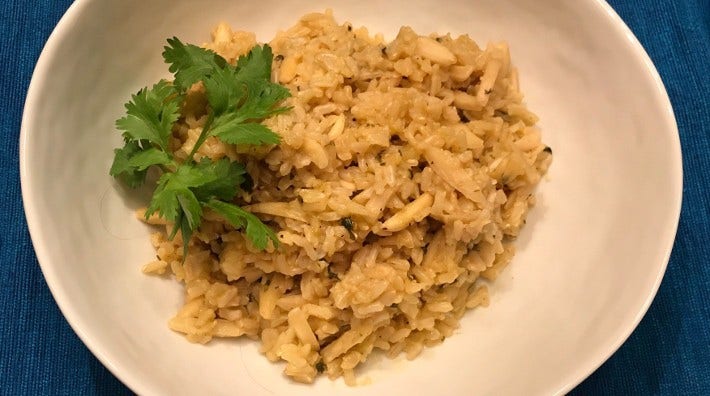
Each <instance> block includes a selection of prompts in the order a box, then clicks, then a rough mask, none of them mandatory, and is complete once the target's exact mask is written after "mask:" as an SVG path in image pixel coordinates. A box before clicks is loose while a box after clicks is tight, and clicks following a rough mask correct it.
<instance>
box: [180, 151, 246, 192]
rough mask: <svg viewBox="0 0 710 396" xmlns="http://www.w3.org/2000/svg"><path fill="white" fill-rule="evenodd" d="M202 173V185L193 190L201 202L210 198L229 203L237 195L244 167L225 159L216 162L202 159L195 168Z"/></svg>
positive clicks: (242, 178) (242, 180)
mask: <svg viewBox="0 0 710 396" xmlns="http://www.w3.org/2000/svg"><path fill="white" fill-rule="evenodd" d="M195 167H196V168H197V169H198V170H199V171H200V172H201V173H202V184H201V185H200V186H197V187H195V188H194V189H193V191H194V193H195V196H197V199H199V200H200V201H201V202H207V201H209V200H210V199H212V198H217V199H221V200H224V201H229V200H231V199H232V198H234V196H235V195H236V194H237V187H238V186H240V185H241V184H242V183H243V182H244V180H245V178H244V174H245V173H246V171H245V170H244V165H242V164H240V163H238V162H231V161H229V160H228V159H226V158H223V159H221V160H218V161H214V162H212V161H210V160H207V159H204V160H203V161H201V162H199V163H198V164H197V165H196V166H195Z"/></svg>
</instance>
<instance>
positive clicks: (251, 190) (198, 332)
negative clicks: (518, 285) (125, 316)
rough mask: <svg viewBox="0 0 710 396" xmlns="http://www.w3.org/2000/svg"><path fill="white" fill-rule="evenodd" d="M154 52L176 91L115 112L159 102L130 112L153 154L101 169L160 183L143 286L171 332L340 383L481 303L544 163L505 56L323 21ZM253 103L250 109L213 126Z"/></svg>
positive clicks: (305, 376) (147, 214)
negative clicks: (139, 115)
mask: <svg viewBox="0 0 710 396" xmlns="http://www.w3.org/2000/svg"><path fill="white" fill-rule="evenodd" d="M169 44H170V45H169V47H167V48H166V53H165V54H164V55H165V57H166V61H168V63H170V64H171V68H170V70H171V72H174V73H176V75H175V81H173V82H165V81H163V82H161V83H158V84H157V85H156V86H154V87H153V88H152V89H150V90H143V91H141V92H139V94H137V95H136V96H134V98H133V102H132V103H134V105H135V103H136V100H137V101H140V100H144V101H146V103H149V104H150V103H152V104H153V105H158V104H162V105H163V106H169V107H168V110H165V109H158V108H157V107H156V106H153V107H151V106H148V105H146V106H147V108H151V109H152V110H151V111H153V113H152V114H153V115H154V116H155V119H156V120H158V121H156V122H155V123H154V124H153V125H152V126H150V125H149V126H148V129H150V128H153V127H155V128H157V129H158V130H162V131H163V134H164V139H165V140H164V141H162V143H160V141H159V142H158V143H154V142H151V141H149V140H148V141H147V140H146V139H143V140H142V141H141V138H140V136H139V138H135V137H134V139H133V140H134V141H135V142H134V143H131V142H130V140H131V138H130V137H129V138H127V143H126V144H127V146H129V145H130V144H133V146H136V147H137V148H136V147H133V148H132V149H131V148H129V150H134V151H132V152H124V153H123V154H121V153H120V152H119V151H120V150H119V151H117V158H119V156H120V155H124V154H125V158H122V159H119V160H118V162H119V165H118V167H116V162H114V167H115V168H114V169H112V171H113V172H112V173H114V174H115V175H121V176H122V177H123V178H124V179H126V176H128V181H131V182H133V183H134V184H139V183H140V182H142V181H143V180H145V178H146V177H148V178H149V179H150V174H149V173H150V172H149V171H150V169H155V170H156V173H159V174H160V173H162V175H161V176H160V179H159V180H158V188H157V190H156V195H159V194H163V195H166V198H165V199H164V201H165V202H162V203H161V202H157V203H156V202H155V201H156V198H155V197H156V195H154V198H153V201H151V205H149V206H148V207H147V209H145V210H141V211H139V218H142V219H144V220H146V221H147V222H148V223H150V224H154V225H158V226H164V227H165V228H164V230H161V231H159V232H156V233H154V234H153V235H152V237H151V240H152V243H153V245H154V246H155V249H156V253H157V257H156V260H154V261H152V262H150V263H148V264H147V265H146V266H145V267H144V268H143V270H144V272H146V273H149V274H157V275H164V274H171V275H172V276H174V277H175V279H177V280H178V281H180V282H181V283H183V284H184V287H185V303H184V306H183V308H182V309H181V310H180V311H179V312H178V313H177V314H176V315H175V317H174V318H172V319H171V320H170V321H169V326H170V328H171V329H173V330H175V331H177V332H180V333H183V334H184V335H185V336H186V338H187V339H188V340H190V341H193V342H200V343H206V342H209V341H210V340H211V339H212V338H214V337H241V336H247V337H249V338H252V339H255V340H260V341H261V344H262V352H263V353H264V354H265V355H266V357H267V358H268V359H269V360H271V361H279V360H283V361H285V362H286V366H285V370H284V372H285V374H286V375H288V376H289V377H291V378H293V379H294V380H296V381H300V382H306V383H310V382H312V381H314V379H315V378H316V377H317V376H318V374H319V373H325V374H327V375H328V376H329V377H330V378H333V379H334V378H337V377H340V376H342V377H344V379H345V381H346V383H348V384H355V383H356V380H355V373H354V370H355V368H356V367H357V366H358V365H359V364H361V363H363V362H364V361H365V360H366V359H367V357H368V356H369V355H370V354H371V353H372V352H373V351H374V350H377V349H379V350H381V351H384V353H385V354H387V355H388V356H390V357H395V356H398V355H400V354H402V353H404V354H405V355H406V356H407V358H410V359H413V358H415V357H416V356H417V355H418V354H419V353H420V352H421V351H422V349H423V348H424V347H425V346H433V345H436V344H438V343H441V342H443V341H444V339H445V338H446V337H449V336H451V335H453V333H454V330H455V329H456V328H457V326H458V321H459V319H460V318H461V317H462V315H464V313H465V312H466V311H467V310H469V309H473V308H476V307H479V306H487V305H488V287H487V286H488V284H489V283H490V282H492V281H494V280H495V279H496V277H497V276H498V274H499V273H500V271H501V270H503V268H505V266H506V265H507V264H508V263H509V262H510V260H511V259H512V257H513V254H514V239H515V237H516V236H517V235H518V232H519V230H520V229H521V227H522V226H523V225H524V224H525V218H526V215H527V213H528V210H529V209H530V208H531V207H532V206H533V205H534V203H535V196H534V190H535V187H536V185H537V184H538V183H539V182H540V180H541V178H542V177H543V175H544V174H545V173H546V171H547V168H548V167H549V165H550V163H551V160H552V151H551V150H550V148H549V147H547V146H545V145H544V144H543V143H542V141H541V135H540V131H539V130H538V129H537V128H536V127H535V124H536V122H537V117H536V116H535V115H534V114H533V113H532V112H530V111H529V110H528V109H527V108H526V106H525V105H524V104H523V102H522V100H523V96H522V94H521V92H520V89H519V82H518V74H517V71H516V70H515V68H514V67H513V66H512V64H511V61H510V55H509V50H508V46H507V45H506V44H504V43H496V44H489V45H487V46H486V47H485V48H480V47H479V46H478V45H477V44H476V43H475V42H474V41H473V40H471V39H470V38H469V37H468V36H459V37H455V38H454V37H452V36H451V35H448V34H447V35H430V36H420V35H418V34H417V33H415V32H414V31H413V30H412V29H411V28H409V27H402V28H401V29H400V31H399V34H398V35H397V37H396V38H395V39H394V40H393V41H391V42H389V43H386V42H385V40H384V39H383V37H382V36H381V35H375V36H371V35H370V33H369V32H368V31H367V29H365V28H362V27H361V28H354V27H353V26H352V25H350V24H348V23H345V24H337V23H336V22H335V20H334V18H333V16H332V15H331V13H330V12H326V13H325V14H321V13H316V14H308V15H305V16H304V17H302V18H301V19H300V20H299V21H298V23H297V24H296V25H295V26H293V27H291V28H290V29H288V30H286V31H284V32H280V33H278V34H277V35H276V37H275V38H274V39H273V40H272V41H271V42H270V43H269V44H268V45H263V46H259V45H257V43H256V39H255V36H254V34H252V33H248V32H234V31H232V30H231V29H230V28H229V27H228V26H227V25H224V24H220V25H219V26H217V27H216V28H215V30H214V31H213V33H212V41H211V42H209V43H207V44H205V45H204V48H205V49H207V50H210V51H213V52H214V53H216V54H218V55H214V54H213V53H212V52H208V51H205V50H199V49H198V48H197V47H192V46H185V45H183V44H182V43H181V42H179V40H171V41H170V42H169ZM178 52H180V53H184V54H183V55H185V54H186V55H185V57H186V58H185V59H188V60H187V61H184V59H183V60H180V59H182V58H180V59H178V58H179V57H178V58H176V57H173V56H171V54H172V55H175V54H176V53H178ZM271 57H273V60H272V59H271ZM267 58H268V59H267ZM265 59H266V60H265ZM272 62H273V63H272ZM266 63H268V66H269V68H266V69H264V66H265V64H266ZM254 64H258V66H254ZM215 65H216V66H215ZM234 65H236V66H234ZM264 70H266V71H267V72H266V73H265V72H264ZM230 73H232V74H230ZM239 73H242V74H244V75H248V76H249V77H250V78H254V79H255V80H254V81H257V82H253V81H252V80H249V79H242V80H240V79H239V78H238V77H235V76H237V75H238V74H239ZM222 74H224V76H223V75H222ZM269 80H270V81H269ZM220 81H221V82H224V84H226V85H219V84H217V83H219V82H220ZM235 81H237V82H238V83H235ZM229 84H232V85H229ZM225 86H229V87H231V88H230V89H232V90H231V91H230V89H224V88H225ZM175 87H178V88H179V87H182V91H180V90H177V91H176V88H175ZM219 87H221V88H219ZM254 87H261V88H254ZM264 87H266V88H264ZM236 91H239V92H241V93H239V94H235V95H232V94H230V92H236ZM160 92H162V94H159V93H160ZM255 92H256V93H258V94H255ZM264 92H267V93H264ZM270 94H273V96H270ZM141 95H142V96H141ZM250 95H251V96H250ZM232 96H235V97H232ZM142 97H144V99H141V98H142ZM265 97H268V98H269V99H268V100H266V99H265V101H264V102H260V103H261V104H262V105H263V106H262V107H263V110H264V111H262V112H260V113H248V112H247V113H248V114H250V116H248V117H246V116H245V117H246V118H245V117H241V118H239V116H238V115H235V116H234V117H235V118H237V119H239V122H234V123H229V122H226V121H224V122H221V121H215V120H219V119H220V117H225V116H224V114H227V113H229V112H230V111H233V112H234V113H235V114H240V111H243V109H241V110H240V108H239V106H242V107H244V106H246V105H245V104H244V103H247V102H248V101H249V100H260V99H259V98H262V99H263V98H265ZM254 98H256V99H254ZM150 100H152V102H150ZM128 110H129V114H128V115H127V116H126V117H124V118H123V119H122V120H128V121H120V120H119V123H118V126H119V129H121V130H123V131H124V132H125V131H126V128H129V127H132V126H131V124H130V122H131V107H130V104H129V106H128ZM231 120H232V121H234V119H231ZM126 123H128V124H126ZM215 123H217V124H215ZM245 123H246V124H250V125H251V126H250V127H248V128H245V127H243V126H239V125H242V124H245ZM133 127H135V125H133ZM219 128H221V129H219ZM216 129H219V130H218V131H217V132H214V130H216ZM208 131H213V132H214V133H211V132H210V133H205V132H208ZM272 134H273V135H272ZM141 136H142V135H141ZM124 149H125V147H124ZM124 149H121V150H124ZM152 149H155V151H156V153H155V154H150V155H148V154H145V155H144V156H145V157H148V159H144V158H141V160H142V161H139V160H135V159H134V160H133V162H131V161H130V159H131V158H133V156H134V153H135V152H136V151H140V150H143V151H148V150H152ZM157 152H161V153H163V154H160V153H157ZM124 160H125V161H124ZM121 161H123V162H121ZM151 161H153V162H151ZM122 164H123V166H124V168H121V165H122ZM127 164H128V165H127ZM130 164H133V165H134V167H133V168H130V166H129V165H130ZM138 165H139V166H138ZM146 165H147V166H146ZM188 167H189V168H190V169H193V168H194V169H199V172H205V173H200V175H202V176H201V177H203V176H204V174H209V175H210V177H211V179H209V181H208V182H204V183H203V184H200V182H194V178H193V179H191V178H190V177H191V176H192V175H193V174H192V173H189V172H191V171H181V170H180V169H187V168H188ZM121 170H124V171H126V172H129V173H130V174H128V175H126V174H125V172H124V173H121ZM131 172H133V173H131ZM180 172H184V173H185V174H184V175H182V174H180V176H174V175H176V174H178V173H180ZM195 172H198V171H195ZM199 172H198V173H199ZM166 175H168V176H166ZM170 175H173V176H170ZM131 177H137V179H131ZM204 177H206V176H204ZM177 179H179V180H180V183H178V182H173V181H171V180H177ZM203 181H204V180H203ZM170 183H172V184H170ZM181 183H182V184H181ZM191 183H192V184H191ZM205 184H206V185H207V186H208V187H209V188H205V187H204V185H205ZM171 189H172V190H171ZM166 191H168V192H170V193H171V194H172V195H170V196H169V197H167V193H166ZM240 229H244V231H245V232H242V231H241V230H240ZM272 230H273V231H272Z"/></svg>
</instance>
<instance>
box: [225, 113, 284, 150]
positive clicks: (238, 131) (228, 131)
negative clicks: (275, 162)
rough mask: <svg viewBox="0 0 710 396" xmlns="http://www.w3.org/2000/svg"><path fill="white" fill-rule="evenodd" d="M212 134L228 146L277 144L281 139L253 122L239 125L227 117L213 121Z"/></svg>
mask: <svg viewBox="0 0 710 396" xmlns="http://www.w3.org/2000/svg"><path fill="white" fill-rule="evenodd" d="M213 128H214V129H213V134H214V135H215V136H217V137H218V138H220V140H222V141H223V142H226V143H230V144H252V145H260V144H279V142H280V141H281V138H280V137H279V135H277V134H276V133H275V132H274V131H272V130H271V129H269V128H267V127H265V126H264V125H261V124H257V123H255V122H247V123H239V122H234V121H231V122H230V120H229V119H227V117H222V118H220V119H218V120H216V121H215V123H214V126H213Z"/></svg>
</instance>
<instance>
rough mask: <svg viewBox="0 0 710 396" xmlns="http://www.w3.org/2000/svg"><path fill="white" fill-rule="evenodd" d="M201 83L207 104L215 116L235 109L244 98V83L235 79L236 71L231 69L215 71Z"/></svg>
mask: <svg viewBox="0 0 710 396" xmlns="http://www.w3.org/2000/svg"><path fill="white" fill-rule="evenodd" d="M203 82H204V84H205V91H206V96H207V102H208V103H209V104H210V107H211V108H212V112H213V113H214V114H217V115H220V114H223V113H225V112H227V111H228V110H230V109H232V110H233V109H235V108H236V107H237V105H238V104H239V103H241V102H242V101H243V99H244V97H245V96H246V88H245V85H244V83H243V82H241V81H240V80H239V79H238V78H237V72H236V70H235V69H234V68H231V67H227V68H224V69H219V70H216V71H215V72H214V73H212V74H211V75H210V76H208V77H207V78H205V79H204V81H203Z"/></svg>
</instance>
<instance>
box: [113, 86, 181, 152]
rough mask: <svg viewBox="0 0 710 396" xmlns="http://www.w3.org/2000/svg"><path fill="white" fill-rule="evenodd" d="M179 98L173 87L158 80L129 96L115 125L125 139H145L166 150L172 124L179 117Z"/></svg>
mask: <svg viewBox="0 0 710 396" xmlns="http://www.w3.org/2000/svg"><path fill="white" fill-rule="evenodd" d="M180 100H181V98H180V97H179V96H178V94H177V91H176V90H175V87H174V86H173V85H172V84H170V83H169V82H167V81H165V80H161V81H160V82H158V83H157V84H155V85H153V87H152V88H151V89H148V88H143V89H141V90H140V91H138V93H137V94H135V95H133V96H132V97H131V100H130V101H129V102H128V103H127V104H126V111H127V114H126V116H124V117H122V118H120V119H119V120H118V121H116V127H117V128H118V129H119V130H121V131H123V133H124V136H125V137H126V138H127V139H130V140H147V141H148V142H150V143H153V144H155V145H157V146H159V147H160V148H161V149H162V150H163V151H167V150H168V140H169V138H170V134H171V133H172V126H173V124H174V123H175V121H177V120H178V118H179V116H180V114H179V101H180Z"/></svg>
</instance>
